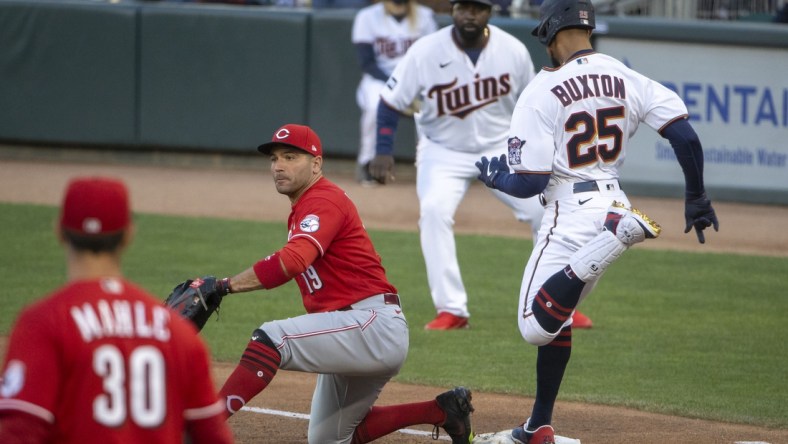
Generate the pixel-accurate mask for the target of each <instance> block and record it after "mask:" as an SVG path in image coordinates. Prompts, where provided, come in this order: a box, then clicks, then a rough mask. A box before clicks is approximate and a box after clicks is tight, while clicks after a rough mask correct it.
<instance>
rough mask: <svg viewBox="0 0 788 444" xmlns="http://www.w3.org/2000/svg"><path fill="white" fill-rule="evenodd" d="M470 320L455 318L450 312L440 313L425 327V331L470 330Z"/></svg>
mask: <svg viewBox="0 0 788 444" xmlns="http://www.w3.org/2000/svg"><path fill="white" fill-rule="evenodd" d="M468 327H469V325H468V318H463V317H460V316H454V315H453V314H451V313H448V312H445V311H443V312H440V313H438V316H437V317H436V318H435V319H433V320H432V321H430V322H429V323H428V324H427V325H425V326H424V329H425V330H455V329H458V328H468Z"/></svg>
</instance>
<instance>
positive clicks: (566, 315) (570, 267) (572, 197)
mask: <svg viewBox="0 0 788 444" xmlns="http://www.w3.org/2000/svg"><path fill="white" fill-rule="evenodd" d="M540 15H541V18H540V22H539V25H538V26H537V27H536V28H535V29H534V30H533V35H535V36H537V37H538V38H539V41H540V42H541V43H542V44H544V45H545V46H546V47H547V52H548V54H549V55H550V58H551V60H552V61H553V64H554V68H544V69H542V71H540V73H539V74H538V75H537V76H536V78H535V79H534V80H533V81H532V82H531V83H529V84H528V86H527V87H526V89H525V91H523V93H522V95H521V96H520V98H519V100H518V102H517V107H516V108H515V110H514V114H513V116H512V122H511V128H510V129H509V141H508V153H507V154H508V164H509V165H510V166H511V167H512V168H513V170H514V173H510V171H509V166H508V165H507V156H501V157H500V158H492V159H491V160H489V161H488V159H487V158H482V159H481V160H480V161H479V162H478V163H477V166H478V168H479V172H480V174H479V179H480V180H483V181H484V182H485V184H486V185H487V186H489V187H493V188H495V189H498V190H501V191H505V192H506V193H508V194H510V195H513V196H519V197H523V198H525V197H529V196H534V195H536V194H539V193H543V198H544V201H545V203H546V207H545V217H544V218H543V219H542V227H541V231H540V233H542V236H540V237H539V239H538V241H537V244H536V246H535V248H534V250H533V252H532V253H531V257H530V259H529V261H528V264H527V265H526V267H525V272H524V274H523V280H522V286H521V290H520V301H519V305H518V309H517V313H518V326H519V329H520V333H521V334H522V336H523V338H524V339H525V340H526V341H527V342H529V343H531V344H533V345H536V346H538V347H539V349H538V353H537V362H536V399H535V402H534V405H533V409H532V411H531V415H530V418H529V419H527V420H526V421H525V422H524V424H523V425H522V426H520V427H517V428H515V429H514V430H513V431H512V436H513V437H514V438H515V439H516V440H517V442H521V443H528V444H536V443H539V444H543V443H552V442H554V440H555V435H554V431H553V428H552V426H551V425H550V424H551V420H552V413H553V406H554V404H555V400H556V397H557V395H558V389H559V387H560V385H561V380H562V379H563V375H564V370H565V369H566V366H567V363H568V362H569V355H570V352H571V346H572V328H571V321H570V316H571V314H572V311H573V310H574V309H575V307H576V306H577V304H578V303H580V302H581V301H582V300H583V299H585V298H586V297H587V296H588V294H589V293H590V292H591V290H592V289H593V288H594V286H595V285H596V283H597V281H598V280H599V278H600V277H601V276H602V274H604V272H605V270H606V269H607V268H608V267H609V266H610V265H611V264H612V263H613V261H615V260H616V259H617V258H618V257H619V256H620V255H621V254H622V253H623V252H624V251H626V250H627V249H628V248H629V247H631V246H632V245H634V244H636V243H638V242H642V241H643V240H645V239H653V238H656V237H657V236H658V235H659V232H660V227H659V226H658V225H657V224H656V223H655V222H653V221H651V220H650V219H649V218H648V217H646V216H645V215H643V214H642V213H641V212H639V211H638V210H635V209H633V208H631V207H630V203H629V199H627V196H626V194H625V193H624V192H623V191H622V189H621V184H620V183H619V181H618V177H619V174H618V171H619V168H620V167H621V165H622V164H623V161H624V157H625V155H626V151H627V146H628V141H629V138H630V136H632V135H633V134H634V133H635V130H636V129H637V127H638V125H639V124H640V123H641V122H645V123H646V124H647V125H648V126H650V127H651V128H653V129H654V130H656V131H658V132H659V134H660V135H662V136H663V137H664V138H666V139H668V140H669V141H670V144H671V146H672V147H673V149H674V150H675V152H676V157H677V159H678V162H679V164H680V165H681V168H682V170H683V171H684V178H685V183H686V203H685V217H686V228H685V232H689V231H690V230H691V229H692V228H693V227H694V229H695V231H696V233H697V236H698V240H699V241H700V243H704V242H705V237H704V232H703V230H704V229H706V228H708V227H709V226H713V227H714V229H715V230H717V229H718V227H719V224H718V221H717V216H716V215H715V212H714V209H713V208H712V206H711V202H710V201H709V199H708V198H707V197H706V193H705V188H704V184H703V152H702V148H701V143H700V140H699V139H698V136H697V134H695V131H694V130H693V128H692V126H691V125H690V124H689V122H688V121H687V108H686V106H685V105H684V103H683V102H682V101H681V99H680V98H679V97H678V95H676V94H675V93H674V92H672V91H671V90H669V89H667V88H665V87H664V86H662V85H661V84H659V83H657V82H655V81H653V80H651V79H649V78H647V77H645V76H643V75H641V74H639V73H637V72H635V71H633V70H631V69H629V68H627V67H626V66H624V65H623V64H622V63H620V62H619V61H618V60H616V59H614V58H612V57H609V56H606V55H603V54H599V53H596V52H594V50H593V47H592V46H591V41H590V37H591V32H592V30H593V29H594V8H593V5H592V4H591V2H590V1H588V0H548V1H545V2H544V3H543V4H542V6H541V8H540Z"/></svg>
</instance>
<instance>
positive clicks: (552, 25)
mask: <svg viewBox="0 0 788 444" xmlns="http://www.w3.org/2000/svg"><path fill="white" fill-rule="evenodd" d="M539 17H540V18H539V25H537V26H536V28H534V30H533V31H531V35H534V36H536V37H539V41H540V42H542V44H543V45H545V46H546V45H549V44H550V42H552V41H553V39H554V38H555V35H556V34H557V33H558V31H560V30H562V29H566V28H585V29H594V27H595V23H594V5H592V4H591V0H545V1H544V3H542V6H541V7H539Z"/></svg>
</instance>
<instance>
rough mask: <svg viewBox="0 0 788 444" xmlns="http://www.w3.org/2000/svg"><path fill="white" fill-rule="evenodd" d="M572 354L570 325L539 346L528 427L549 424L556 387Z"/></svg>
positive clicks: (556, 392) (559, 385)
mask: <svg viewBox="0 0 788 444" xmlns="http://www.w3.org/2000/svg"><path fill="white" fill-rule="evenodd" d="M571 354H572V327H571V326H569V327H566V328H564V329H563V330H562V331H561V333H560V334H559V335H558V336H557V337H556V338H555V339H554V340H553V342H551V343H549V344H547V345H543V346H541V347H539V349H538V351H537V355H536V400H535V401H534V407H533V410H532V411H531V419H530V420H529V421H528V428H529V429H530V430H535V429H536V428H537V427H540V426H543V425H545V424H550V423H551V422H552V419H553V407H554V406H555V400H556V398H557V397H558V389H559V388H560V387H561V381H562V380H563V379H564V370H566V365H567V364H568V363H569V356H570V355H571Z"/></svg>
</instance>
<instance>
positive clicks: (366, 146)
mask: <svg viewBox="0 0 788 444" xmlns="http://www.w3.org/2000/svg"><path fill="white" fill-rule="evenodd" d="M436 29H438V25H437V24H436V23H435V14H434V13H433V11H432V9H430V8H428V7H426V6H423V5H420V4H418V3H417V2H416V0H383V1H381V2H379V3H375V4H372V5H370V6H367V7H365V8H362V9H361V10H359V11H358V12H357V13H356V16H355V18H354V19H353V34H352V37H351V39H352V41H353V45H354V46H355V48H356V51H357V53H358V60H359V65H360V66H361V70H362V71H363V75H362V77H361V82H360V83H359V84H358V88H357V89H356V102H357V103H358V106H359V107H360V108H361V122H360V133H361V143H360V145H359V152H358V159H357V162H358V166H357V172H358V173H357V174H358V180H359V182H361V183H362V184H364V185H374V184H376V182H375V181H374V180H373V179H372V177H371V176H370V175H369V169H368V167H369V165H368V164H369V162H370V161H371V160H372V158H373V157H375V129H376V127H375V119H376V118H377V114H378V102H379V101H380V91H381V90H382V89H383V86H384V85H385V82H386V79H388V78H389V76H390V75H391V72H392V71H394V67H395V66H397V62H399V61H400V59H402V56H404V55H405V51H407V50H408V48H410V45H412V44H413V42H415V41H416V40H417V39H418V38H420V37H422V36H425V35H427V34H430V33H432V32H434V31H435V30H436Z"/></svg>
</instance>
